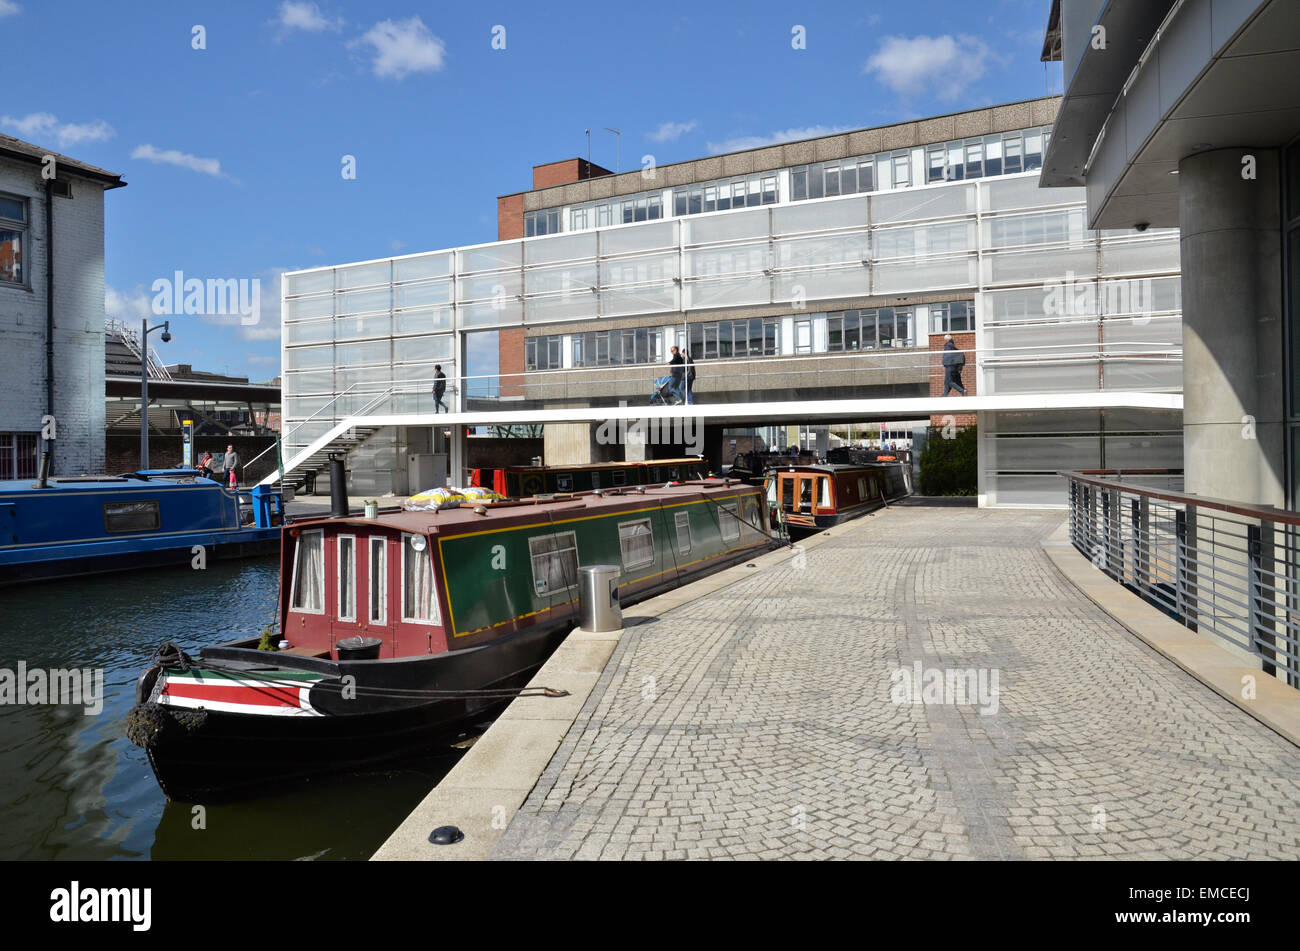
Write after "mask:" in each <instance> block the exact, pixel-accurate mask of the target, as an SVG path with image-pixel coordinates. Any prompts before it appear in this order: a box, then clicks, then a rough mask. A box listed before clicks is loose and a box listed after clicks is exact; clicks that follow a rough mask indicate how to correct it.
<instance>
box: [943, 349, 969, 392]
mask: <svg viewBox="0 0 1300 951" xmlns="http://www.w3.org/2000/svg"><path fill="white" fill-rule="evenodd" d="M965 365H966V354H965V353H963V352H962V351H960V350H958V349H957V345H956V344H955V343H953V342H952V334H944V335H943V395H944V396H947V395H948V391H949V390H956V391H957V392H958V393H960V394H961V395H962V396H965V395H966V387H964V386H962V385H961V370H962V367H964V366H965Z"/></svg>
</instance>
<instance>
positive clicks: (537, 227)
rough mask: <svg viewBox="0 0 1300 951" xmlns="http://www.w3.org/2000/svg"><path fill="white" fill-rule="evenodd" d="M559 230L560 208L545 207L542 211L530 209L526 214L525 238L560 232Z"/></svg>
mask: <svg viewBox="0 0 1300 951" xmlns="http://www.w3.org/2000/svg"><path fill="white" fill-rule="evenodd" d="M559 231H560V209H559V208H544V209H542V210H541V211H530V212H528V213H527V214H525V215H524V237H525V238H533V237H536V236H537V235H542V234H558V233H559Z"/></svg>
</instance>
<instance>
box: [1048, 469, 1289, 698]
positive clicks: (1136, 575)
mask: <svg viewBox="0 0 1300 951" xmlns="http://www.w3.org/2000/svg"><path fill="white" fill-rule="evenodd" d="M1060 475H1062V476H1064V477H1065V478H1066V479H1068V480H1069V483H1070V517H1069V530H1070V542H1071V544H1073V545H1074V547H1075V548H1076V549H1078V550H1079V551H1080V552H1081V553H1082V554H1083V555H1085V556H1086V557H1087V558H1089V559H1090V560H1091V561H1092V563H1093V564H1094V565H1095V566H1096V567H1097V568H1099V569H1101V570H1102V571H1104V572H1105V573H1106V574H1108V575H1110V576H1111V577H1112V578H1114V579H1115V580H1116V581H1118V582H1119V583H1120V584H1122V585H1124V587H1126V588H1128V589H1129V590H1131V591H1133V592H1134V593H1135V594H1138V595H1140V596H1141V597H1142V598H1144V599H1146V600H1147V601H1148V602H1150V603H1151V604H1153V605H1155V606H1156V607H1157V608H1159V609H1160V610H1162V611H1164V612H1165V613H1166V614H1168V615H1169V616H1170V617H1172V618H1174V619H1175V620H1176V621H1179V622H1180V623H1182V624H1183V625H1185V626H1186V627H1188V628H1190V629H1191V630H1193V631H1200V632H1204V633H1207V634H1210V635H1213V636H1214V637H1217V638H1219V639H1221V640H1222V641H1224V642H1226V643H1227V644H1229V645H1231V646H1232V647H1234V648H1236V649H1238V650H1240V651H1243V652H1245V653H1246V654H1247V655H1250V656H1251V657H1252V658H1254V659H1255V660H1256V661H1257V662H1258V663H1259V665H1260V667H1261V669H1262V670H1263V671H1264V672H1265V673H1268V674H1271V675H1273V676H1275V677H1277V678H1278V679H1280V680H1284V681H1285V682H1287V683H1288V684H1290V685H1291V686H1300V650H1298V648H1297V645H1298V644H1300V550H1298V549H1300V513H1297V512H1289V511H1285V510H1283V509H1277V508H1273V507H1272V506H1266V505H1250V504H1247V503H1242V502H1233V501H1227V500H1223V499H1212V498H1206V497H1202V496H1197V495H1188V494H1185V493H1183V492H1179V491H1173V490H1172V489H1170V488H1166V487H1161V486H1160V485H1158V484H1156V483H1160V482H1165V483H1166V484H1168V483H1172V482H1181V474H1180V473H1178V472H1176V471H1175V470H1165V469H1130V470H1114V469H1090V470H1080V471H1070V472H1061V473H1060ZM1142 483H1146V484H1142ZM1180 487H1181V486H1180Z"/></svg>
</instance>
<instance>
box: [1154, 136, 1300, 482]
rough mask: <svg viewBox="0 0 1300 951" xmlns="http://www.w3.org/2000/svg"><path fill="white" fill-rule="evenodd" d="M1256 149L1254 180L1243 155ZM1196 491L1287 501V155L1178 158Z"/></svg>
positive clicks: (1186, 402) (1189, 430)
mask: <svg viewBox="0 0 1300 951" xmlns="http://www.w3.org/2000/svg"><path fill="white" fill-rule="evenodd" d="M1247 155H1250V156H1254V159H1255V165H1254V177H1253V178H1246V177H1243V169H1248V166H1246V165H1243V158H1244V157H1245V156H1247ZM1178 170H1179V176H1178V217H1179V227H1180V228H1181V231H1182V245H1181V250H1182V290H1183V459H1184V467H1185V469H1186V479H1185V484H1186V487H1187V491H1188V492H1193V493H1196V494H1198V495H1205V496H1211V497H1218V498H1227V499H1235V500H1237V501H1242V502H1254V503H1260V504H1266V505H1277V506H1281V505H1283V504H1285V491H1284V484H1283V478H1284V472H1285V467H1284V464H1283V459H1284V450H1283V446H1284V440H1283V390H1282V387H1283V369H1282V323H1281V313H1282V276H1281V273H1282V272H1281V266H1282V265H1281V243H1280V238H1279V234H1280V232H1279V228H1280V220H1279V219H1280V204H1279V201H1280V196H1279V179H1278V175H1279V172H1278V153H1277V151H1276V150H1270V149H1240V148H1234V149H1219V150H1215V151H1212V152H1202V153H1200V154H1197V155H1192V156H1188V157H1187V158H1185V159H1183V160H1182V161H1181V162H1180V163H1179V166H1178Z"/></svg>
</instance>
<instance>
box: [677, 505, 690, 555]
mask: <svg viewBox="0 0 1300 951" xmlns="http://www.w3.org/2000/svg"><path fill="white" fill-rule="evenodd" d="M673 528H674V529H676V531H677V554H679V555H689V554H690V553H691V545H692V543H693V541H694V539H693V538H692V537H691V513H690V512H674V513H673ZM683 528H685V529H686V547H684V548H683V547H682V529H683Z"/></svg>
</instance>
